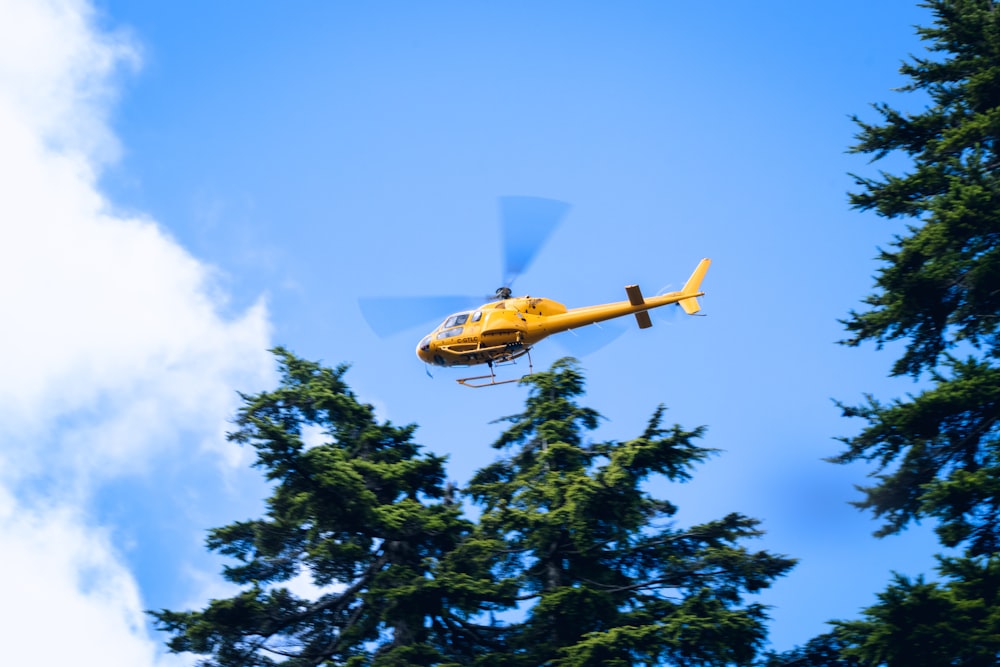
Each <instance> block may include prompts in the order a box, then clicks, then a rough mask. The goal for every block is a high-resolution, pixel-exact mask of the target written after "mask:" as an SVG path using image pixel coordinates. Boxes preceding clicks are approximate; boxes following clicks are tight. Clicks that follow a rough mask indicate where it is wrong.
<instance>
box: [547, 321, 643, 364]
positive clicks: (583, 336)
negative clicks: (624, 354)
mask: <svg viewBox="0 0 1000 667" xmlns="http://www.w3.org/2000/svg"><path fill="white" fill-rule="evenodd" d="M629 319H631V316H630V317H629ZM623 320H625V318H618V319H614V320H608V321H606V322H599V323H597V324H588V325H587V326H584V327H580V328H579V329H570V330H569V331H566V332H564V333H561V334H559V335H557V336H555V337H554V338H553V340H555V341H556V342H557V343H559V345H560V346H561V347H562V348H563V349H564V350H566V351H567V352H569V353H570V354H572V355H573V356H574V357H585V356H587V355H588V354H593V353H594V352H597V351H598V350H600V349H601V348H602V347H604V346H605V345H609V344H610V343H612V342H613V341H614V340H615V339H616V338H618V337H619V336H621V335H622V334H623V333H625V331H626V329H628V323H627V322H625V321H623Z"/></svg>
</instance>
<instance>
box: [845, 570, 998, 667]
mask: <svg viewBox="0 0 1000 667" xmlns="http://www.w3.org/2000/svg"><path fill="white" fill-rule="evenodd" d="M938 569H939V571H940V572H941V574H942V576H943V577H944V581H943V582H942V583H935V582H926V581H924V579H923V577H918V578H917V579H916V580H910V579H909V578H907V577H904V576H901V575H898V574H897V575H896V576H895V577H894V579H893V582H892V583H891V584H890V586H889V587H888V588H887V589H886V590H885V592H883V593H881V594H879V602H878V604H876V605H874V606H872V607H869V608H868V609H866V610H865V611H864V619H863V620H860V621H849V622H848V621H840V622H837V623H835V626H836V631H835V632H836V634H837V636H838V637H840V638H841V640H842V641H843V642H844V644H845V645H846V646H847V648H845V649H844V651H843V653H844V654H845V655H847V656H851V657H852V658H854V659H857V660H858V661H859V664H860V665H863V666H865V667H867V666H872V667H875V666H881V665H886V666H887V667H939V666H940V665H954V666H957V667H995V666H996V665H997V664H1000V559H998V558H997V557H993V558H989V559H987V558H944V559H941V560H940V565H939V567H938Z"/></svg>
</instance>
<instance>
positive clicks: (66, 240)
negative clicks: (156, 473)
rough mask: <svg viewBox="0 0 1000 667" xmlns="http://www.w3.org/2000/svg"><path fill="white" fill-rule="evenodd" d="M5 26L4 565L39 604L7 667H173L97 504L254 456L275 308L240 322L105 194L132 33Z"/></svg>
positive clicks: (15, 19) (206, 282)
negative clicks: (232, 422) (231, 420)
mask: <svg viewBox="0 0 1000 667" xmlns="http://www.w3.org/2000/svg"><path fill="white" fill-rule="evenodd" d="M0 16H3V21H0V146H2V147H3V148H2V150H0V193H2V196H0V349H2V350H3V351H4V362H3V372H2V373H0V544H3V545H4V548H3V549H2V550H0V568H3V569H4V571H5V572H7V573H8V580H11V581H13V583H14V585H15V587H19V588H23V589H24V590H23V591H21V592H17V591H13V592H11V591H10V590H9V589H8V594H5V595H4V596H3V599H2V600H0V627H3V628H4V634H5V635H7V636H8V637H10V638H17V641H8V642H5V646H6V648H5V656H6V657H7V658H9V659H10V662H11V664H42V662H40V660H39V658H38V656H37V654H36V652H37V651H38V650H39V647H40V646H44V647H45V648H44V650H45V651H46V659H45V660H44V661H43V662H45V663H46V664H69V663H73V664H90V663H91V662H93V663H94V664H96V663H97V662H98V660H99V661H100V664H102V665H109V664H110V665H117V664H121V665H129V666H130V667H134V666H136V665H140V666H141V665H147V664H148V665H151V664H159V661H161V660H163V658H162V657H161V658H158V657H157V655H158V649H157V648H156V645H157V643H158V640H155V639H153V638H150V637H149V636H148V634H147V631H146V629H145V624H144V619H143V617H142V613H141V610H142V609H143V606H142V600H141V595H140V593H139V591H138V589H137V586H136V583H135V581H134V578H133V577H132V575H131V574H130V573H129V572H128V570H127V568H126V567H125V566H124V565H123V560H122V558H121V556H120V554H119V553H118V552H117V551H116V549H115V548H114V546H113V544H112V542H111V540H110V539H109V537H108V535H109V534H110V533H109V532H108V531H107V530H105V529H103V528H102V527H101V526H97V525H93V520H92V519H91V518H89V517H90V516H92V515H91V514H90V513H88V511H87V502H88V501H89V500H90V499H91V498H92V497H93V494H94V493H95V490H96V489H98V488H99V487H100V485H101V484H103V483H105V482H107V481H109V480H113V479H115V478H116V477H119V476H121V475H126V474H131V473H135V472H139V471H142V470H144V469H145V468H146V467H147V466H149V464H150V462H151V461H153V460H154V459H155V458H156V457H157V456H167V455H173V456H180V455H183V453H184V452H188V453H190V452H191V451H192V450H193V451H203V450H204V448H205V447H206V446H208V447H214V448H217V453H218V454H221V455H222V456H221V457H220V458H219V459H218V460H220V461H223V462H226V461H227V460H228V462H229V463H233V462H234V461H235V460H236V459H237V458H238V453H237V454H234V453H233V451H232V450H231V449H226V448H225V445H224V444H223V443H224V440H223V439H222V438H221V434H222V432H223V431H224V430H225V427H226V420H227V419H228V417H230V416H231V414H232V412H233V410H234V407H235V398H236V396H235V391H234V390H235V389H237V388H240V389H247V388H252V387H255V386H259V385H260V384H261V383H263V382H265V381H266V379H267V378H268V377H269V375H270V373H271V360H270V358H269V355H268V354H267V353H266V348H267V347H268V346H269V343H268V338H269V324H268V317H267V311H266V307H265V305H264V303H263V302H260V303H258V304H257V305H255V306H253V307H251V308H250V309H248V310H247V311H246V312H243V313H241V314H239V315H238V316H236V317H235V318H232V317H230V318H227V317H225V316H223V315H222V312H223V308H222V306H223V305H224V304H222V303H221V301H220V299H221V298H222V297H221V296H220V294H219V289H218V287H217V285H216V282H215V280H214V277H213V270H212V268H211V267H208V266H206V265H205V264H203V263H202V262H200V261H198V259H197V258H195V257H192V256H191V255H190V254H189V253H188V252H187V251H185V249H184V248H182V247H181V246H179V245H178V243H177V242H176V241H175V240H173V239H172V238H171V237H170V235H169V234H168V233H167V232H166V231H165V230H164V228H163V227H161V226H160V225H159V224H157V222H156V221H154V220H151V219H147V218H142V217H123V216H121V215H118V214H115V213H114V207H113V206H112V204H111V202H108V201H107V200H106V199H105V197H104V196H102V194H101V192H100V191H99V189H98V187H97V185H96V184H97V177H98V175H99V173H100V169H101V168H102V166H104V165H106V164H107V163H108V161H109V160H113V159H114V157H115V156H116V155H117V153H118V146H117V144H116V140H115V137H114V135H113V132H112V131H111V129H110V128H109V124H108V116H109V111H110V109H111V107H112V105H113V104H114V101H115V94H116V83H117V79H118V77H120V76H121V75H122V73H123V72H124V71H126V70H128V69H130V68H135V67H136V66H137V65H138V62H139V55H138V53H139V52H138V49H137V47H136V45H135V43H134V42H133V41H132V40H131V39H130V38H129V37H128V35H127V34H126V33H123V32H117V33H116V32H108V30H107V29H104V28H102V27H100V26H99V25H98V22H97V21H96V18H95V14H94V11H93V9H92V8H91V7H90V6H89V4H88V3H87V2H83V1H82V0H0ZM40 482H41V483H40ZM29 488H30V490H31V493H30V494H29V493H28V492H27V490H28V489H29ZM40 488H41V489H44V490H45V493H44V494H40V493H39V492H38V490H39V489H40ZM33 601H34V602H33ZM52 628H58V630H57V631H56V632H55V635H56V636H57V638H58V641H55V642H53V641H52V632H53V630H52ZM43 635H44V636H43ZM18 646H21V647H24V648H23V651H24V654H23V655H20V656H15V657H11V655H10V653H9V651H10V650H12V649H13V650H14V651H15V654H16V652H17V651H18V650H22V649H18ZM60 647H61V648H60ZM60 650H62V651H64V652H65V653H64V654H63V655H61V656H60V655H57V653H58V652H59V651H60ZM53 651H55V653H53ZM17 658H20V659H17Z"/></svg>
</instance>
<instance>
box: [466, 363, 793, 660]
mask: <svg viewBox="0 0 1000 667" xmlns="http://www.w3.org/2000/svg"><path fill="white" fill-rule="evenodd" d="M525 382H527V383H528V384H529V385H531V394H530V396H529V398H528V400H527V404H526V409H525V411H524V412H523V413H522V414H519V415H516V416H513V417H509V418H507V421H509V422H511V424H512V426H511V427H510V428H509V429H508V430H507V431H506V432H505V433H504V434H503V435H502V436H501V437H500V439H499V440H498V441H497V443H496V444H495V447H497V448H501V449H512V450H513V451H512V452H511V453H510V455H509V456H507V457H506V458H504V459H502V460H500V461H498V462H496V463H494V464H492V465H490V466H488V467H486V468H484V469H483V470H481V471H480V472H479V473H478V474H477V475H476V476H475V477H474V478H473V480H472V482H471V484H470V486H469V493H470V495H471V496H472V498H473V500H474V501H475V502H476V503H477V504H479V505H480V506H481V507H482V508H483V513H482V516H481V518H480V532H481V534H484V535H487V536H491V537H492V538H493V539H495V540H497V541H500V540H503V541H505V542H506V545H507V548H506V551H505V553H504V554H503V560H502V562H501V563H500V564H499V570H498V571H499V572H503V573H517V575H518V577H519V581H520V586H521V590H522V593H521V599H522V600H525V601H531V602H532V606H531V607H530V608H529V609H528V610H527V613H526V617H525V619H524V620H523V621H522V622H520V623H519V624H517V626H516V628H515V632H513V633H512V635H511V655H510V656H508V657H506V658H505V659H504V660H503V661H500V662H493V661H489V662H486V663H484V664H504V665H524V666H525V667H529V666H530V667H537V666H539V665H551V666H553V667H555V666H557V665H558V666H563V667H569V666H573V667H584V666H595V667H596V666H598V665H621V666H624V665H658V664H673V665H724V664H749V662H750V661H751V660H752V658H753V657H754V655H755V653H756V651H757V649H758V647H759V646H760V645H761V643H762V642H763V640H764V636H765V628H764V621H765V619H766V616H765V613H764V609H763V608H762V607H761V606H760V605H759V604H747V603H745V601H744V598H745V595H746V593H753V592H756V591H759V590H761V589H763V588H766V587H767V586H769V585H770V583H771V582H772V580H773V579H774V578H775V577H778V576H780V575H782V574H784V573H785V572H786V571H787V570H788V569H789V568H790V567H791V566H792V561H790V560H788V559H786V558H781V557H778V556H774V555H771V554H768V553H765V552H755V553H754V552H750V551H747V550H746V549H745V548H744V547H742V546H740V545H739V544H738V543H739V542H740V541H742V540H743V539H745V538H749V537H754V536H757V535H759V534H760V531H759V530H758V529H757V522H756V521H754V520H752V519H749V518H747V517H744V516H741V515H739V514H731V515H729V516H727V517H724V518H723V519H720V520H718V521H714V522H711V523H707V524H703V525H699V526H694V527H692V528H690V529H687V530H681V529H678V528H675V527H673V526H672V524H671V522H670V521H669V519H670V517H671V516H672V515H673V514H674V513H675V511H676V508H675V507H674V506H673V505H671V504H670V503H669V502H666V501H662V500H657V499H655V498H653V497H651V496H650V495H649V494H648V493H647V492H646V491H645V487H644V483H645V482H646V481H647V480H648V479H650V478H651V477H652V476H654V475H657V476H662V477H665V478H666V479H668V480H673V481H682V480H685V479H687V478H688V477H689V476H690V471H691V468H692V467H693V466H694V464H696V463H698V462H699V461H702V460H704V459H705V458H706V457H707V456H708V455H709V454H710V453H711V450H707V449H704V448H701V447H698V446H697V445H696V444H695V441H696V440H697V439H698V438H699V437H700V436H701V434H702V429H701V428H698V429H694V430H690V431H689V430H685V429H683V428H681V427H680V426H676V425H675V426H671V427H664V426H663V423H662V420H663V415H664V408H662V407H660V408H658V409H657V410H656V411H655V413H654V414H653V416H652V418H651V419H650V422H649V425H648V426H647V427H646V429H645V431H644V432H643V433H642V434H641V435H640V436H639V437H638V438H636V439H634V440H630V441H627V442H602V443H590V442H587V441H586V440H585V436H586V434H587V432H588V431H590V430H593V429H594V428H595V427H596V426H597V424H598V420H599V416H598V414H597V413H596V412H594V411H593V410H590V409H587V408H582V407H580V406H579V405H578V404H577V403H576V400H575V399H576V397H577V396H579V395H581V394H582V393H583V378H582V376H581V374H580V372H579V369H578V368H577V367H576V365H575V363H574V362H572V360H562V361H560V362H557V363H556V364H555V365H554V366H553V368H552V370H551V371H550V372H547V373H538V374H535V375H532V376H530V377H529V378H528V379H527V380H526V381H525Z"/></svg>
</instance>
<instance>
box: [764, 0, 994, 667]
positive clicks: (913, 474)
mask: <svg viewBox="0 0 1000 667" xmlns="http://www.w3.org/2000/svg"><path fill="white" fill-rule="evenodd" d="M923 6H925V7H927V8H928V9H929V10H930V11H931V12H932V15H933V17H934V20H933V23H932V25H931V26H930V27H924V28H918V34H919V35H920V36H921V38H922V39H923V40H924V41H925V42H926V43H927V47H928V50H929V52H930V54H931V55H930V56H929V57H927V58H912V59H911V60H910V61H909V62H907V63H905V64H904V65H903V66H902V68H901V72H902V73H903V74H904V75H906V76H907V77H909V83H908V84H907V85H906V86H904V87H903V88H902V91H903V92H906V93H909V94H916V95H917V96H918V99H919V101H920V102H923V100H924V99H926V100H929V104H927V105H926V106H924V108H923V110H922V111H920V112H916V113H906V112H902V111H898V110H896V109H894V108H892V107H890V106H889V105H888V104H879V105H876V107H875V109H876V110H877V112H878V114H879V115H880V116H881V121H882V122H881V123H879V124H869V123H865V122H862V121H860V120H858V119H855V120H857V122H858V123H859V126H860V128H861V131H860V133H859V135H858V140H859V143H858V144H857V145H856V146H855V147H854V149H853V150H854V151H855V152H858V153H866V154H869V155H872V156H873V158H874V160H878V159H881V158H883V157H885V156H887V155H895V156H902V157H905V158H907V164H909V165H910V166H909V170H908V171H907V172H905V173H900V174H889V173H885V172H882V173H881V174H880V176H879V177H878V178H861V177H859V178H857V184H858V186H860V188H861V190H860V191H859V192H856V193H854V194H853V195H852V197H851V201H852V203H853V205H854V206H855V207H857V208H859V209H861V210H872V211H874V212H876V213H877V214H878V215H880V216H883V217H885V218H904V219H908V220H909V221H910V222H909V224H908V226H907V231H906V233H905V234H902V235H899V236H897V237H896V238H895V240H894V241H893V242H892V244H891V246H890V249H888V250H885V251H882V252H881V253H880V259H881V260H882V262H883V266H882V268H881V269H880V270H879V272H878V274H877V276H876V281H875V286H876V291H875V293H873V294H872V295H870V296H869V297H868V298H867V299H866V300H865V303H866V304H867V306H868V308H867V310H865V311H863V312H852V313H851V314H850V317H849V318H848V319H847V320H846V321H845V325H846V327H847V329H848V331H849V332H850V333H851V338H850V339H849V340H848V341H846V342H847V343H848V344H851V345H860V344H862V343H864V342H874V343H876V344H877V345H878V346H880V347H881V346H882V345H883V344H885V343H888V342H890V341H902V342H904V347H903V353H902V355H901V356H900V357H899V358H898V359H897V360H896V362H895V364H894V365H893V367H892V374H894V375H897V376H907V375H909V376H912V377H914V378H920V379H923V380H924V381H925V387H926V388H925V389H923V390H922V391H920V392H919V393H916V394H915V395H908V396H907V397H906V398H905V399H897V400H893V401H891V402H888V403H885V402H881V401H879V400H877V399H875V398H874V397H872V396H868V397H867V401H866V402H865V403H864V404H863V405H860V406H842V407H843V409H844V414H845V415H846V416H849V417H858V418H861V419H863V420H864V421H865V422H867V425H866V426H865V427H864V428H863V429H862V431H861V432H860V434H859V435H857V436H855V437H852V438H845V439H844V443H845V444H846V445H847V447H846V450H845V451H843V452H842V453H841V454H840V455H839V456H837V457H835V458H834V459H832V460H833V461H835V462H838V463H849V462H852V461H859V460H862V461H870V462H874V463H875V464H876V465H877V471H876V475H875V483H874V484H872V485H870V486H867V487H865V488H863V489H862V491H863V492H864V494H865V497H864V499H863V500H861V501H860V502H858V503H857V504H858V506H860V507H862V508H866V509H870V510H872V512H873V513H874V514H875V515H876V516H877V517H881V518H883V519H884V520H885V523H884V525H883V527H882V528H881V529H880V530H879V531H878V532H877V533H876V534H877V535H879V536H885V535H889V534H892V533H896V532H899V531H901V530H904V529H905V528H906V527H907V526H908V525H909V524H910V523H911V522H912V521H914V520H918V519H920V518H933V519H935V520H936V521H937V525H936V531H937V534H938V537H939V539H940V541H941V542H942V544H943V545H945V546H947V547H957V548H960V549H963V550H964V552H963V553H962V555H960V556H956V557H950V558H939V562H940V565H939V571H940V574H941V576H942V581H940V582H934V581H931V582H928V581H926V580H925V579H924V578H923V577H917V578H915V579H911V578H908V577H905V576H902V575H899V574H897V575H895V576H894V579H893V581H892V582H891V583H890V585H889V586H888V588H887V589H886V590H885V591H884V592H882V593H881V594H879V596H878V602H877V603H876V604H875V605H872V606H871V607H868V608H867V609H865V610H864V611H863V612H862V619H860V620H857V621H836V622H834V626H835V629H834V632H833V633H832V634H828V635H824V636H823V637H821V638H817V639H816V640H814V641H813V642H810V644H807V645H806V647H804V648H803V649H796V650H795V651H792V652H789V653H786V654H783V655H781V656H773V657H772V660H771V661H770V662H768V663H767V664H768V665H769V666H772V667H777V665H793V664H794V665H798V664H809V665H812V664H817V665H818V664H823V663H822V662H815V661H812V662H810V660H814V659H815V658H817V656H818V655H820V652H821V651H822V652H825V654H826V655H827V656H828V657H829V656H835V659H836V660H837V661H838V662H833V661H832V659H831V662H830V663H829V664H842V663H843V664H855V663H856V664H859V665H862V666H863V667H883V666H885V667H922V666H925V665H926V666H930V665H935V666H936V665H955V666H961V667H980V666H984V665H996V664H1000V640H998V637H1000V634H998V633H1000V597H998V595H997V590H998V589H997V583H998V582H997V572H998V571H1000V556H998V551H1000V337H998V333H1000V329H998V327H1000V143H998V142H1000V6H998V3H997V2H996V1H995V0H928V1H927V2H925V3H923ZM801 660H805V662H801Z"/></svg>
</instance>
